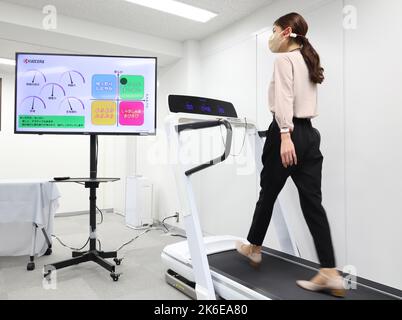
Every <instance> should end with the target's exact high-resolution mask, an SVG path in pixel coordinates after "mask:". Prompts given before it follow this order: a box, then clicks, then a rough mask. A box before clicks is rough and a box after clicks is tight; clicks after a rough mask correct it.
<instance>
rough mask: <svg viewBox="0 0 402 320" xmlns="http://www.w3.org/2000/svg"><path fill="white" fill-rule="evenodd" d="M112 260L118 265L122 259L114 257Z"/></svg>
mask: <svg viewBox="0 0 402 320" xmlns="http://www.w3.org/2000/svg"><path fill="white" fill-rule="evenodd" d="M113 261H114V262H115V263H116V266H119V265H121V262H122V261H123V259H117V258H114V259H113Z"/></svg>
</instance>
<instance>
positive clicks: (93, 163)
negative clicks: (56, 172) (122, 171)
mask: <svg viewBox="0 0 402 320" xmlns="http://www.w3.org/2000/svg"><path fill="white" fill-rule="evenodd" d="M97 139H98V137H97V135H91V148H90V178H70V179H66V180H63V181H53V182H57V183H79V184H82V185H85V188H86V189H89V227H90V229H89V230H90V233H89V250H88V251H85V252H78V251H73V253H72V256H73V258H72V259H69V260H65V261H61V262H56V263H52V264H48V265H45V266H44V277H45V278H46V279H47V280H50V279H51V273H52V271H54V270H57V269H62V268H66V267H69V266H73V265H77V264H80V263H83V262H88V261H92V262H95V263H97V264H98V265H100V266H101V267H103V268H105V269H106V270H108V271H109V272H110V276H111V277H112V279H113V281H118V280H119V277H120V274H119V273H116V268H115V265H114V264H112V263H110V262H108V261H106V259H111V258H114V262H115V264H116V265H120V264H121V259H117V252H115V251H113V252H104V251H99V250H97V249H96V242H97V236H96V210H97V207H96V189H97V188H99V185H100V183H107V182H115V181H118V180H120V179H119V178H97V165H98V163H97V162H98V159H97V154H98V146H97Z"/></svg>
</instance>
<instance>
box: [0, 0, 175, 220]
mask: <svg viewBox="0 0 402 320" xmlns="http://www.w3.org/2000/svg"><path fill="white" fill-rule="evenodd" d="M43 17H44V15H43V14H42V11H41V10H38V9H32V8H27V7H23V6H18V5H14V4H10V3H4V2H0V57H2V58H14V55H15V52H16V51H19V52H24V51H25V52H49V53H82V54H112V55H148V56H157V57H158V63H159V65H160V66H164V65H166V64H169V63H172V62H174V61H177V59H179V58H180V57H181V55H182V48H183V45H182V43H180V42H178V41H171V40H167V39H162V38H158V37H153V36H148V35H145V34H140V33H135V32H130V31H127V30H120V29H116V28H111V27H107V26H103V25H99V24H96V23H90V22H86V21H82V20H77V19H73V18H69V17H66V16H62V15H58V25H57V29H55V30H51V31H47V30H44V29H43V28H42V20H43ZM116 35H118V36H116ZM0 76H1V77H3V78H4V79H3V96H2V131H1V132H0V145H1V150H2V152H1V159H0V178H10V179H13V178H15V179H18V178H21V179H23V178H45V179H47V178H51V177H54V176H71V177H86V176H88V175H89V137H85V136H48V135H44V136H35V135H14V127H13V126H14V120H13V119H14V70H13V68H11V67H4V66H1V65H0ZM99 148H100V149H99V163H98V171H99V173H98V176H104V177H118V178H121V179H122V180H121V181H119V182H115V183H113V184H112V183H111V184H102V185H101V188H100V189H99V192H98V204H99V207H100V208H104V209H109V208H113V209H115V210H116V211H118V212H124V197H125V178H126V177H127V176H129V175H134V174H136V158H135V150H136V139H135V138H132V137H106V136H101V137H99ZM58 186H59V188H60V190H61V193H62V198H61V200H60V202H61V206H60V208H59V210H58V211H59V212H60V213H70V212H76V211H87V210H88V207H89V202H88V197H89V193H88V190H86V189H84V188H83V187H82V186H80V185H72V184H58Z"/></svg>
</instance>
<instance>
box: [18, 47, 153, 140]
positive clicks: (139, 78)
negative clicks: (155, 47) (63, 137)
mask: <svg viewBox="0 0 402 320" xmlns="http://www.w3.org/2000/svg"><path fill="white" fill-rule="evenodd" d="M156 70H157V59H156V58H151V57H123V56H121V57H116V56H95V55H61V54H38V53H17V54H16V73H15V75H16V81H15V82H16V88H15V89H16V91H15V133H31V134H32V133H35V134H100V135H102V134H108V135H113V134H120V135H155V134H156V87H157V86H156V84H157V79H156Z"/></svg>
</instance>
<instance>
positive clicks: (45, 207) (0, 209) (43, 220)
mask: <svg viewBox="0 0 402 320" xmlns="http://www.w3.org/2000/svg"><path fill="white" fill-rule="evenodd" d="M49 180H50V179H48V180H0V256H20V255H29V254H30V252H31V246H32V231H33V228H32V226H33V223H36V224H37V225H38V227H39V229H38V232H37V238H36V248H35V254H38V255H39V256H41V255H43V254H44V253H45V252H46V249H47V244H46V241H45V237H44V236H43V234H42V232H41V230H40V229H41V228H42V227H44V228H45V230H46V232H47V234H48V235H49V237H50V236H51V234H52V232H53V220H54V215H55V212H56V210H57V208H58V205H59V202H58V199H59V197H60V193H59V190H58V188H57V186H56V184H55V183H51V182H49Z"/></svg>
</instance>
